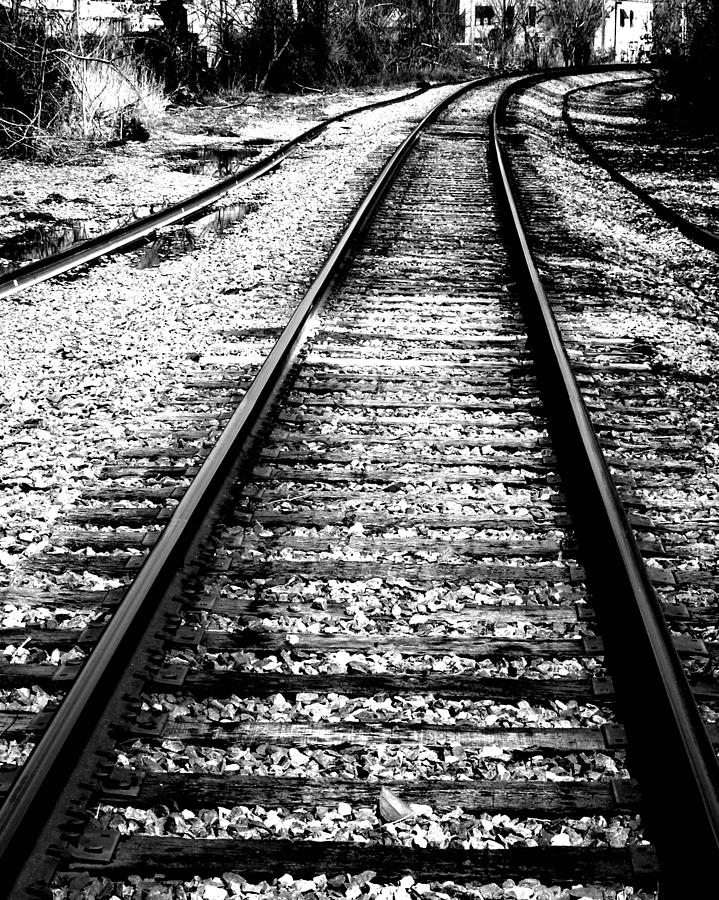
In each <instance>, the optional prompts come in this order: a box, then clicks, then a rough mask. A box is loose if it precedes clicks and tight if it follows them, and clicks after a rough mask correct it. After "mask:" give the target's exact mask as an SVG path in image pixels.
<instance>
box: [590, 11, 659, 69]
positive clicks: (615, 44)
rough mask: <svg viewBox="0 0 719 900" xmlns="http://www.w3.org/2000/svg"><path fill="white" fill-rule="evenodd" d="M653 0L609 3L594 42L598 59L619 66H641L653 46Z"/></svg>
mask: <svg viewBox="0 0 719 900" xmlns="http://www.w3.org/2000/svg"><path fill="white" fill-rule="evenodd" d="M653 14H654V0H606V2H605V15H604V22H603V23H602V27H601V28H599V30H598V31H597V34H596V37H595V39H594V49H595V52H596V53H597V55H598V56H599V57H600V58H602V59H605V58H607V57H609V58H610V59H612V60H615V61H616V62H629V63H633V62H639V61H640V60H641V58H642V57H643V56H644V54H648V53H649V51H650V50H651V46H652V17H653Z"/></svg>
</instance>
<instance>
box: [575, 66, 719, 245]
mask: <svg viewBox="0 0 719 900" xmlns="http://www.w3.org/2000/svg"><path fill="white" fill-rule="evenodd" d="M607 83H608V82H601V83H600V84H596V85H592V86H591V87H579V88H575V89H574V90H572V91H569V92H568V93H567V94H565V96H564V102H563V104H562V121H563V122H564V124H565V125H566V126H567V132H568V134H569V136H570V137H571V139H572V140H573V141H574V142H575V143H576V144H577V145H578V146H579V147H581V148H582V150H583V151H584V152H585V153H586V154H587V156H589V157H590V159H592V160H593V161H594V162H595V163H597V165H599V166H601V167H602V168H603V169H604V170H605V171H606V172H607V173H608V175H609V177H610V178H611V179H612V181H614V182H616V183H617V184H620V185H621V186H622V187H623V188H626V189H627V190H628V191H630V192H631V193H632V194H634V196H635V197H638V198H639V199H640V200H641V201H642V203H645V204H646V205H647V206H649V207H651V209H652V210H653V211H654V212H655V213H656V214H657V215H658V216H659V217H660V218H661V219H663V220H664V221H665V222H668V223H669V224H670V225H673V226H674V227H675V228H676V229H677V230H678V231H680V232H681V233H682V234H683V235H684V236H685V237H688V238H689V239H690V240H692V241H694V242H695V243H697V244H701V246H702V247H704V248H705V249H706V250H713V251H714V252H715V253H719V234H717V233H716V232H715V231H710V230H709V229H708V228H702V226H701V225H696V224H694V222H691V221H690V220H689V219H687V218H686V216H683V215H682V214H681V213H678V212H677V211H676V210H674V209H672V208H671V207H670V206H667V205H666V203H662V201H661V200H658V199H657V198H656V197H654V196H653V195H652V194H651V193H650V192H649V191H647V190H645V189H644V188H642V187H639V185H638V184H636V183H635V182H634V181H632V180H631V179H630V178H627V176H626V175H623V174H622V173H621V172H620V171H619V169H618V168H617V167H616V166H615V165H614V164H613V163H610V162H609V160H607V159H606V157H605V156H604V154H603V153H602V152H601V151H599V150H597V148H596V147H595V146H594V144H593V143H592V142H591V141H590V140H589V139H588V138H586V137H585V136H584V135H583V134H581V132H580V131H579V129H578V128H577V126H576V125H575V124H574V122H573V121H572V117H571V115H570V114H569V103H570V100H571V98H572V97H573V96H574V95H575V94H578V93H580V92H581V91H590V90H595V89H596V88H599V87H602V86H603V85H605V84H607ZM610 83H611V82H610Z"/></svg>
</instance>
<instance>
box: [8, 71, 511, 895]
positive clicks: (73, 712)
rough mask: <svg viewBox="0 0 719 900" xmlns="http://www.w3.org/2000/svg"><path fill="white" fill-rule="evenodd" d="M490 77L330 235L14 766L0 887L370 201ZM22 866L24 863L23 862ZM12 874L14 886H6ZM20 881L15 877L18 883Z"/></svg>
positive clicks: (16, 866)
mask: <svg viewBox="0 0 719 900" xmlns="http://www.w3.org/2000/svg"><path fill="white" fill-rule="evenodd" d="M492 80H494V78H483V79H478V80H476V81H472V82H469V83H467V84H464V85H462V86H461V87H460V88H458V89H457V90H456V91H454V92H453V93H452V94H450V95H449V96H448V97H446V98H444V100H442V101H441V102H440V103H439V104H437V106H435V107H434V109H432V111H431V112H430V113H428V114H427V115H426V116H425V117H424V118H423V120H422V121H421V122H420V123H419V125H417V126H416V127H415V129H414V130H413V131H412V133H411V134H410V135H409V136H408V137H407V138H405V140H404V141H403V142H402V143H401V144H400V146H399V147H398V148H397V149H396V150H395V151H394V153H393V154H392V156H391V157H390V159H389V160H388V161H387V163H386V164H385V165H384V167H383V169H382V171H381V172H380V174H379V176H378V178H377V180H376V181H375V183H374V184H373V186H372V188H371V189H370V191H369V193H368V194H367V195H366V197H365V198H364V200H363V201H362V202H361V203H360V205H359V207H358V208H357V210H356V212H355V213H354V215H353V217H352V219H351V220H350V222H349V224H348V225H347V227H346V228H345V230H344V232H343V234H342V236H341V238H340V239H339V242H338V243H337V245H336V246H335V248H334V249H333V250H332V252H331V253H330V255H329V257H328V258H327V260H326V262H325V263H324V265H323V267H322V269H321V270H320V272H319V274H318V275H317V277H316V279H315V281H314V282H313V283H312V285H311V286H310V288H309V290H308V291H307V293H306V294H305V296H304V298H303V299H302V300H301V301H300V303H299V305H298V306H297V308H296V310H295V312H294V313H293V315H292V317H291V319H290V321H289V323H288V324H287V326H286V328H285V330H284V331H283V332H282V334H281V336H280V338H279V339H278V341H277V343H276V344H275V346H274V347H273V349H272V350H271V351H270V354H269V356H268V357H267V359H266V360H265V362H264V364H263V365H262V367H261V369H260V371H259V372H258V374H257V376H256V377H255V379H254V381H253V382H252V384H251V385H250V387H249V389H248V391H247V393H246V395H245V396H244V398H243V400H242V402H241V403H240V405H239V406H238V408H237V410H236V411H235V413H234V415H233V416H232V418H231V419H230V421H229V423H228V424H227V426H226V428H225V430H224V431H223V432H222V434H221V436H220V438H219V440H218V442H217V444H216V445H215V446H214V447H213V449H212V451H211V452H210V454H209V456H208V457H207V459H206V460H205V462H204V464H203V465H202V467H201V469H200V471H199V472H198V474H197V476H196V477H195V479H194V480H193V482H192V484H191V485H190V487H189V488H188V490H187V492H186V494H185V495H184V496H183V498H182V500H181V501H180V503H179V504H178V506H177V508H176V509H175V512H174V514H173V516H172V518H171V519H170V521H169V523H168V524H167V526H166V528H165V530H164V531H163V532H162V535H161V537H160V539H159V540H158V542H157V544H155V546H154V547H153V549H152V551H151V552H150V554H149V556H148V557H147V559H146V561H145V563H144V565H143V567H142V569H141V570H140V572H139V573H138V576H137V578H136V579H135V581H134V582H133V584H132V585H131V586H130V588H129V589H128V592H127V594H126V595H125V598H124V599H123V601H122V603H121V605H120V607H119V608H118V610H117V612H116V613H115V615H114V616H113V618H112V620H111V621H110V623H109V624H108V626H107V628H106V629H105V631H104V632H103V634H102V637H101V638H100V640H99V641H98V643H97V646H96V647H95V650H94V651H93V653H92V654H91V655H90V657H89V659H88V660H87V662H86V663H85V665H84V666H83V668H82V670H81V672H80V674H79V675H78V677H77V679H76V680H75V682H74V684H73V685H72V687H71V688H70V690H69V692H68V694H67V696H66V698H65V700H64V701H63V703H62V705H61V707H60V710H59V711H58V713H57V714H56V715H55V717H54V719H53V720H52V722H51V724H50V726H49V727H48V729H47V730H46V732H45V733H44V735H43V736H42V738H41V739H40V741H39V743H38V745H37V747H36V749H35V751H34V752H33V753H32V754H31V756H30V757H29V759H28V761H27V763H26V764H25V765H24V766H23V768H22V769H21V770H20V773H19V774H18V777H17V779H16V780H15V783H14V785H13V787H12V789H11V791H10V793H9V794H8V797H7V799H6V801H5V806H4V807H3V812H5V811H7V812H6V815H4V816H3V819H2V821H1V822H0V895H2V896H13V897H15V896H24V894H23V893H22V891H23V890H24V886H27V881H31V880H32V878H33V872H27V871H23V873H22V876H21V878H20V880H19V882H17V883H16V879H17V876H18V873H19V871H20V869H21V867H22V866H23V862H24V860H25V859H26V858H27V856H28V853H29V848H32V846H33V845H34V843H35V839H36V837H37V832H38V823H42V822H45V821H46V819H47V818H48V814H49V810H51V809H52V807H53V805H54V803H55V802H56V801H57V799H58V797H59V795H60V792H61V791H62V788H63V786H64V785H65V784H66V782H67V781H68V777H69V776H68V773H69V772H72V771H73V770H74V768H75V764H76V763H77V759H78V756H79V753H80V748H82V747H83V746H84V745H85V744H86V742H87V740H88V738H89V736H90V735H91V733H92V731H93V729H94V728H95V727H96V725H97V723H98V721H99V720H100V718H101V715H102V712H103V710H104V708H105V706H106V704H107V702H108V700H109V698H110V697H112V696H113V694H114V692H115V690H116V683H117V679H118V677H119V675H120V674H121V673H122V672H124V671H125V670H126V669H127V668H128V665H129V664H130V662H131V660H132V659H133V656H134V653H135V651H136V648H137V645H138V643H139V641H140V640H141V639H142V636H143V634H144V633H145V630H146V628H147V624H148V622H149V621H150V620H151V617H152V615H153V613H154V612H155V610H156V609H157V608H158V606H159V605H160V603H161V602H162V600H163V598H164V597H165V595H166V592H167V591H168V590H169V589H170V588H171V586H172V584H173V581H174V579H175V578H176V577H177V573H178V570H179V568H180V567H181V565H182V563H183V561H184V560H185V558H186V556H187V554H188V553H189V552H190V550H191V549H192V547H193V545H194V543H195V541H196V540H197V535H198V534H199V533H201V532H202V530H203V526H204V524H205V521H206V517H207V515H208V511H209V510H210V509H211V507H212V506H213V504H214V503H215V502H216V501H217V499H218V497H220V496H221V495H222V491H223V487H224V485H225V484H226V483H227V482H228V480H229V479H230V478H232V477H233V476H234V474H235V473H236V472H237V470H238V469H239V467H240V465H241V464H242V462H243V460H244V458H246V455H247V453H248V451H249V449H250V447H251V446H252V443H253V440H254V435H255V434H256V431H257V429H258V427H259V424H258V423H260V422H261V421H262V419H263V417H264V415H265V414H266V411H267V410H268V408H269V406H270V404H271V401H272V399H273V397H274V395H275V392H276V391H277V389H278V386H279V385H280V382H281V380H282V378H283V375H284V373H285V372H286V370H287V368H288V366H289V365H290V364H291V361H292V359H293V356H294V354H295V353H296V352H297V349H298V346H299V344H300V341H301V339H302V336H303V334H304V331H305V328H306V327H307V325H308V322H309V320H310V318H311V316H312V314H313V313H314V311H315V310H316V309H317V308H318V305H319V304H320V303H321V301H322V300H323V299H324V298H325V297H326V296H327V294H328V292H329V291H330V289H331V288H332V285H333V284H334V282H335V280H336V279H337V277H338V276H339V275H340V273H341V272H342V271H343V269H344V267H345V266H346V265H347V263H348V261H349V259H350V258H351V255H352V253H353V250H354V247H355V246H356V244H357V242H358V240H359V239H360V238H361V236H362V235H363V234H364V232H365V231H366V229H367V227H368V225H369V223H370V221H371V219H372V216H373V214H374V212H375V210H376V209H377V207H378V205H379V204H380V203H381V201H382V200H383V198H384V196H385V195H386V193H387V191H388V190H389V188H390V187H391V185H392V183H393V181H394V179H395V178H396V176H397V175H398V173H399V171H400V169H401V167H402V165H403V163H404V162H405V160H406V158H407V156H408V155H409V153H410V152H411V151H412V149H413V148H414V146H415V145H416V144H417V142H418V140H419V139H420V137H421V135H422V133H423V131H424V130H425V129H426V128H427V127H428V126H429V125H430V124H432V122H434V121H435V120H436V119H437V117H438V116H439V115H440V114H441V113H442V112H443V111H444V110H445V109H446V108H447V107H448V106H449V105H450V104H451V103H452V102H454V101H455V100H457V99H458V98H459V97H460V96H462V95H463V94H465V93H467V92H468V91H470V90H472V89H473V88H476V87H479V86H480V85H482V84H486V83H487V82H489V81H492ZM29 868H32V866H30V867H29ZM13 884H15V887H14V888H13ZM23 885H24V886H23Z"/></svg>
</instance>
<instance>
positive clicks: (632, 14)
mask: <svg viewBox="0 0 719 900" xmlns="http://www.w3.org/2000/svg"><path fill="white" fill-rule="evenodd" d="M629 27H630V28H634V10H633V9H630V10H629Z"/></svg>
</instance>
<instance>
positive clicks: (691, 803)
mask: <svg viewBox="0 0 719 900" xmlns="http://www.w3.org/2000/svg"><path fill="white" fill-rule="evenodd" d="M525 84H526V82H517V83H515V84H514V85H512V86H510V87H509V88H508V89H507V90H505V91H503V93H502V94H501V96H500V98H499V100H498V102H497V104H496V106H495V108H494V111H493V114H492V123H491V128H492V134H491V138H490V148H491V153H492V156H493V163H494V165H495V167H496V171H497V173H498V182H499V186H498V189H499V192H500V201H501V203H502V206H503V209H504V213H505V218H506V220H507V223H508V228H509V232H510V235H511V236H510V242H511V245H512V249H513V257H514V258H513V261H514V264H515V266H516V269H517V275H518V279H519V283H520V285H521V288H522V303H523V307H524V311H525V315H526V317H527V322H528V329H529V336H530V344H531V347H532V352H533V353H534V355H535V356H536V357H537V359H538V361H539V363H540V366H539V370H540V373H541V377H542V378H543V382H544V384H543V387H544V392H543V393H544V397H545V403H546V404H547V407H548V413H549V416H550V419H551V420H552V422H553V425H554V430H553V441H554V442H555V445H556V446H557V456H558V460H559V464H560V472H561V475H562V479H563V480H564V481H565V482H566V486H567V497H568V503H569V504H570V506H571V507H572V511H573V517H574V522H575V525H576V527H577V531H578V533H579V536H580V538H581V539H582V544H581V546H582V547H583V549H584V548H589V549H588V551H587V550H586V549H585V550H584V552H585V553H586V568H587V574H588V577H589V585H590V588H591V590H592V592H593V594H594V595H595V600H594V606H595V608H596V610H597V614H598V616H599V618H600V624H601V625H602V630H603V637H604V644H605V647H606V655H607V662H608V664H609V666H610V671H611V673H612V678H613V680H614V682H615V685H616V686H617V691H616V695H617V702H618V703H619V705H620V708H621V710H622V713H623V720H624V723H625V728H626V733H627V738H628V747H629V754H630V757H629V758H630V764H631V765H632V766H633V767H636V773H637V776H638V778H639V781H640V787H641V789H642V796H643V806H644V810H645V813H646V819H647V825H648V831H649V833H650V836H651V838H652V841H653V843H654V845H655V847H656V849H657V855H658V859H659V865H660V879H661V882H660V895H661V897H662V898H663V900H664V898H683V897H687V896H689V895H692V896H708V894H702V893H697V892H701V891H702V890H705V889H707V888H710V887H711V888H715V887H716V873H717V871H719V764H717V758H716V755H715V753H714V750H713V747H712V745H711V742H710V740H709V737H708V735H707V731H706V728H705V726H704V723H703V721H702V719H701V716H700V714H699V711H698V709H697V706H696V702H695V700H694V697H693V696H692V692H691V689H690V687H689V684H688V682H687V678H686V675H685V673H684V670H683V668H682V665H681V663H680V661H679V657H678V655H677V653H676V650H675V648H674V645H673V643H672V638H671V634H670V631H669V628H668V626H667V624H666V621H665V619H664V616H663V614H662V611H661V608H660V606H659V602H658V600H657V597H656V594H655V592H654V590H653V588H652V585H651V582H650V581H649V578H648V575H647V571H646V567H645V564H644V561H643V559H642V556H641V552H640V550H639V548H638V546H637V542H636V539H635V537H634V535H633V532H632V529H631V526H630V525H629V522H628V519H627V516H626V513H625V510H624V508H623V506H622V503H621V500H620V498H619V495H618V493H617V490H616V487H615V485H614V481H613V479H612V476H611V473H610V471H609V467H608V465H607V462H606V460H605V458H604V454H603V452H602V450H601V448H600V445H599V441H598V439H597V436H596V432H595V431H594V428H593V425H592V422H591V420H590V417H589V414H588V412H587V409H586V406H585V404H584V401H583V399H582V394H581V391H580V388H579V386H578V384H577V381H576V378H575V376H574V373H573V371H572V368H571V363H570V360H569V357H568V355H567V351H566V348H565V346H564V342H563V340H562V336H561V333H560V330H559V327H558V325H557V322H556V319H555V317H554V314H553V312H552V309H551V306H550V303H549V300H548V298H547V295H546V293H545V290H544V287H543V285H542V281H541V277H540V275H539V272H538V269H537V265H536V263H535V261H534V257H533V254H532V250H531V248H530V243H529V240H528V237H527V234H526V232H525V230H524V227H523V224H522V217H521V213H520V209H519V204H518V201H517V200H516V199H515V190H514V179H513V175H512V171H511V164H510V160H509V156H508V154H507V152H506V150H505V148H504V146H503V143H502V139H501V136H500V121H501V117H502V115H503V113H504V111H505V109H506V106H507V103H508V101H509V98H510V96H511V95H512V94H513V93H514V92H515V91H517V90H519V89H522V87H524V86H525Z"/></svg>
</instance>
